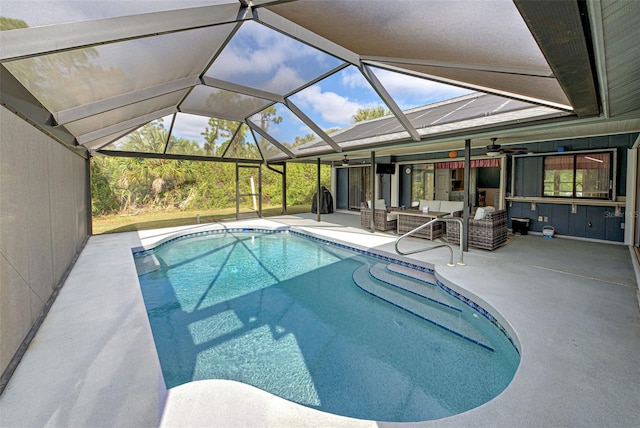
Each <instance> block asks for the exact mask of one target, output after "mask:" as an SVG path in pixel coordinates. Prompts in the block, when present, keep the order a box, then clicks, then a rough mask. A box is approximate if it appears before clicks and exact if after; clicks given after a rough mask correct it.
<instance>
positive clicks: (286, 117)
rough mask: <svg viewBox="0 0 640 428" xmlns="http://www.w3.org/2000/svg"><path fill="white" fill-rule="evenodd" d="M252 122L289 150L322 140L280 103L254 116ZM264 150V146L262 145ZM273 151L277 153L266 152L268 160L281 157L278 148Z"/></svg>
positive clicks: (270, 150)
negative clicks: (275, 156)
mask: <svg viewBox="0 0 640 428" xmlns="http://www.w3.org/2000/svg"><path fill="white" fill-rule="evenodd" d="M250 120H251V121H252V122H253V123H255V124H256V125H258V126H260V128H261V129H263V130H264V131H265V132H267V133H268V134H269V135H270V136H272V137H273V138H275V139H276V140H277V141H278V142H279V143H280V144H282V145H284V146H285V147H287V148H289V149H291V148H293V147H296V146H299V145H301V144H304V143H306V142H309V141H314V140H318V139H320V137H319V136H318V135H317V134H316V133H315V132H313V131H312V130H311V129H310V128H309V127H308V126H307V125H306V124H305V123H304V122H303V121H302V120H300V119H299V118H298V117H297V116H296V115H295V114H293V112H292V111H291V110H289V109H288V108H287V107H286V106H284V105H282V104H280V103H277V104H274V105H273V106H271V107H269V108H267V109H266V110H263V111H261V112H260V113H257V114H255V115H253V116H252V117H251V118H250ZM263 140H264V139H263ZM264 141H266V140H264ZM262 148H263V146H262V145H261V149H262ZM273 149H276V151H273V150H272V149H271V148H269V149H266V150H265V153H264V154H265V157H266V159H267V160H270V158H271V157H272V156H274V155H280V153H281V151H280V150H279V149H277V148H276V147H273Z"/></svg>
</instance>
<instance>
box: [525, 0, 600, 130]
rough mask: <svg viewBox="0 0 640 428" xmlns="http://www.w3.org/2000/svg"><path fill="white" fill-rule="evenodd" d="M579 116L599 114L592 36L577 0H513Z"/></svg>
mask: <svg viewBox="0 0 640 428" xmlns="http://www.w3.org/2000/svg"><path fill="white" fill-rule="evenodd" d="M514 3H515V5H516V7H517V8H518V11H519V12H520V15H522V18H523V19H524V21H525V23H526V24H527V26H528V27H529V31H531V34H532V35H533V37H534V38H535V40H536V42H537V43H538V46H539V47H540V50H541V51H542V53H543V54H544V57H545V59H546V60H547V63H548V64H549V66H550V67H551V70H553V74H554V75H555V76H556V79H557V80H558V83H559V84H560V86H561V87H562V89H563V90H564V92H565V94H566V96H567V98H568V99H569V102H570V103H571V105H572V106H573V110H574V111H575V112H576V114H577V115H578V117H581V118H583V117H590V116H597V115H599V114H600V104H599V99H598V92H597V88H596V82H595V79H594V76H595V71H594V70H593V68H592V61H591V59H592V55H591V52H590V45H591V39H590V38H589V37H588V35H587V34H586V33H585V28H584V26H583V25H584V24H583V17H582V15H581V13H582V11H581V10H580V6H579V3H578V1H575V0H574V1H554V0H546V1H541V0H514Z"/></svg>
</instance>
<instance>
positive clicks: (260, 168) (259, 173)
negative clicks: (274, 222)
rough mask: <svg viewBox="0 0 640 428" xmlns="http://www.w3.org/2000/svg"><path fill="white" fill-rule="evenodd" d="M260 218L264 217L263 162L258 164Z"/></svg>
mask: <svg viewBox="0 0 640 428" xmlns="http://www.w3.org/2000/svg"><path fill="white" fill-rule="evenodd" d="M258 218H262V164H260V165H258Z"/></svg>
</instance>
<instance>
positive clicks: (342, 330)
mask: <svg viewBox="0 0 640 428" xmlns="http://www.w3.org/2000/svg"><path fill="white" fill-rule="evenodd" d="M141 257H145V258H149V257H152V258H153V259H154V260H155V261H157V263H158V264H159V269H157V270H154V271H151V272H149V273H146V274H142V275H140V277H139V278H140V285H141V288H142V292H143V297H144V300H145V305H146V306H147V312H148V315H149V321H150V324H151V328H152V331H153V335H154V340H155V343H156V348H157V351H158V356H159V359H160V362H161V366H162V371H163V375H164V378H165V383H166V385H167V387H173V386H177V385H180V384H183V383H186V382H190V381H194V380H199V379H230V380H236V381H239V382H244V383H246V384H249V385H253V386H256V387H258V388H260V389H263V390H265V391H268V392H270V393H272V394H275V395H278V396H280V397H283V398H285V399H287V400H290V401H293V402H296V403H299V404H302V405H304V406H308V407H312V408H316V409H319V410H322V411H325V412H330V413H334V414H339V415H344V416H350V417H355V418H361V419H370V420H378V421H394V422H405V421H420V420H431V419H438V418H442V417H446V416H450V415H453V414H457V413H461V412H463V411H466V410H469V409H471V408H474V407H477V406H479V405H481V404H483V403H486V402H487V401H489V400H491V399H492V398H494V397H495V396H496V395H498V394H499V393H500V392H502V391H503V390H504V388H506V386H507V385H508V384H509V382H510V381H511V379H512V378H513V375H514V373H515V371H516V369H517V366H518V364H519V356H518V353H517V350H516V349H515V348H514V346H513V345H512V343H511V342H510V341H509V339H508V338H507V337H506V336H505V335H504V334H503V332H501V331H500V330H499V329H498V328H496V327H495V325H494V324H492V323H491V322H490V321H489V320H487V319H486V318H485V317H484V316H483V315H482V314H481V313H478V312H476V311H473V310H472V309H471V308H470V307H469V306H468V305H466V304H464V303H463V302H461V301H460V300H458V299H455V298H454V297H453V296H451V295H450V294H448V293H445V292H444V291H443V290H442V289H441V288H440V287H437V286H432V285H428V284H424V283H419V282H416V281H414V280H412V279H410V278H407V277H406V275H404V274H398V273H397V272H393V271H392V270H391V268H390V267H389V260H381V259H380V258H375V257H369V256H366V255H363V254H358V253H354V252H351V251H347V250H346V249H344V248H339V247H336V246H334V245H330V244H328V243H323V242H314V241H313V240H310V239H307V238H305V237H302V236H294V235H293V234H291V233H263V232H258V231H246V232H244V231H235V232H227V233H222V234H215V235H209V236H201V237H193V238H189V239H179V240H175V241H174V242H171V243H168V244H165V245H162V246H159V247H157V248H156V249H155V250H153V251H147V252H144V254H143V255H141ZM141 265H142V264H141ZM391 265H392V267H393V266H397V265H395V264H391ZM376 276H377V278H378V279H376ZM391 277H393V278H395V279H393V280H390V279H389V278H391ZM368 278H369V279H368ZM403 280H404V281H405V282H407V281H408V282H412V281H413V282H414V286H416V287H422V288H425V289H429V295H428V296H427V297H426V298H424V297H417V296H415V294H414V291H415V290H414V291H412V290H409V291H405V290H398V289H397V287H394V286H392V285H389V284H386V285H385V283H402V282H403ZM385 287H388V288H390V289H393V290H395V292H396V294H398V296H396V297H389V296H390V295H391V294H389V293H390V292H389V291H386V289H385ZM434 293H435V294H434ZM431 314H433V315H431ZM452 323H453V324H452ZM451 326H453V328H451V330H450V331H449V330H446V329H445V328H450V327H451Z"/></svg>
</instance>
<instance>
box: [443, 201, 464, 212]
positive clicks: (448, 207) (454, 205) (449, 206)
mask: <svg viewBox="0 0 640 428" xmlns="http://www.w3.org/2000/svg"><path fill="white" fill-rule="evenodd" d="M463 207H464V202H462V201H441V202H440V211H442V212H443V213H451V214H454V213H456V212H458V211H460V212H462V209H463Z"/></svg>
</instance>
